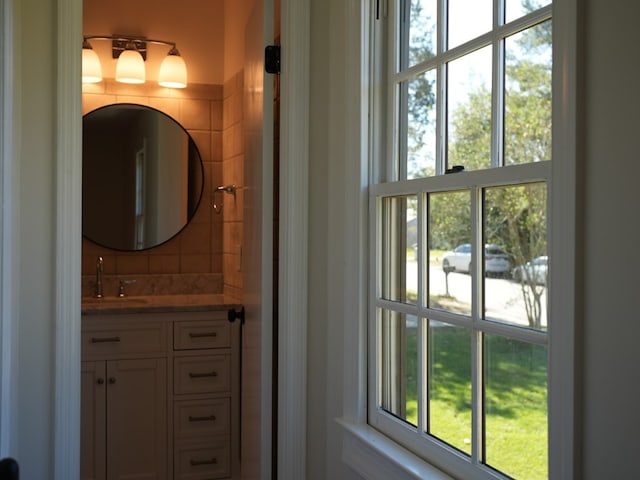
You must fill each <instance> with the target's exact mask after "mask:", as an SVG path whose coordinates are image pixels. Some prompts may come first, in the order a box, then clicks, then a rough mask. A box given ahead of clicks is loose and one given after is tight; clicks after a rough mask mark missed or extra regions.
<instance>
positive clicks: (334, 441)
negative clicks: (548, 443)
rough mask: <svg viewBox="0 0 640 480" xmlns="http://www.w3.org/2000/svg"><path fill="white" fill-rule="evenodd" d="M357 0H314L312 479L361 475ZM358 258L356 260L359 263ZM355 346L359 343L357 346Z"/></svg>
mask: <svg viewBox="0 0 640 480" xmlns="http://www.w3.org/2000/svg"><path fill="white" fill-rule="evenodd" d="M358 1H359V0H356V1H345V0H329V1H326V0H312V1H311V86H310V91H311V108H310V110H311V115H310V137H309V143H310V145H309V147H310V156H309V196H310V202H309V225H310V227H309V306H308V312H309V318H308V376H307V382H308V389H307V395H308V405H307V408H308V423H307V432H308V435H307V442H308V443H307V479H308V480H324V479H332V480H334V479H335V480H338V479H343V480H347V479H354V480H355V479H357V478H360V477H359V476H358V475H356V474H355V473H354V472H352V471H351V470H350V469H349V468H348V467H347V466H345V465H344V464H343V463H342V462H341V461H340V458H341V447H342V436H341V430H340V429H341V427H339V425H338V424H337V423H336V422H335V419H336V418H339V417H341V416H342V415H343V414H344V412H343V401H344V397H343V396H344V390H343V379H344V371H343V366H344V358H345V355H344V352H343V347H344V337H343V335H344V330H345V328H344V322H345V321H353V319H352V318H349V319H345V318H344V312H345V302H355V301H356V299H354V298H346V295H345V292H346V291H348V290H349V288H348V286H347V285H346V284H345V283H346V281H347V280H346V279H345V277H344V275H343V273H344V272H343V270H344V268H345V264H347V263H349V261H348V259H347V258H346V255H347V245H346V244H345V231H346V224H345V222H346V218H347V215H348V214H347V212H346V210H347V209H348V208H351V207H353V205H350V204H349V203H348V202H347V196H348V190H347V189H349V188H357V185H347V184H346V183H345V174H346V171H347V170H348V169H349V166H348V165H347V164H348V162H357V161H358V160H357V159H355V158H347V157H348V155H347V153H346V152H347V151H348V141H349V140H354V139H349V138H346V133H345V132H346V131H347V130H348V126H347V125H346V122H347V119H346V112H345V108H344V105H345V104H346V103H347V102H348V101H349V100H350V98H349V97H348V94H347V91H346V88H347V81H348V80H347V78H346V77H345V70H346V65H345V62H346V55H345V54H346V39H347V36H348V35H347V32H348V30H349V29H353V28H354V27H353V26H351V25H348V24H347V22H346V18H347V16H348V10H349V8H350V6H351V5H355V4H357V3H358ZM352 264H353V263H352ZM353 347H354V348H355V346H353Z"/></svg>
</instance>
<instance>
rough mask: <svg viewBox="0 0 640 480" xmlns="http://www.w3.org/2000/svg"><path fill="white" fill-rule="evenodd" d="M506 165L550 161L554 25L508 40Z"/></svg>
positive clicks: (534, 29) (540, 25) (546, 23)
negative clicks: (552, 35)
mask: <svg viewBox="0 0 640 480" xmlns="http://www.w3.org/2000/svg"><path fill="white" fill-rule="evenodd" d="M505 51H506V75H505V135H504V159H505V160H504V162H505V165H514V164H521V163H529V162H539V161H542V160H551V21H548V22H544V23H541V24H539V25H536V26H535V27H532V28H529V29H527V30H524V31H522V32H520V33H518V34H516V35H513V36H511V37H509V38H507V39H506V40H505Z"/></svg>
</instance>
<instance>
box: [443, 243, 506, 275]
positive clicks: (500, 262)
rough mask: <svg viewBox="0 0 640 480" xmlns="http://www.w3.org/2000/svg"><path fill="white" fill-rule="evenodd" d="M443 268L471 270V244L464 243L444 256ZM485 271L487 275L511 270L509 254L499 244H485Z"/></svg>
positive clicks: (448, 270)
mask: <svg viewBox="0 0 640 480" xmlns="http://www.w3.org/2000/svg"><path fill="white" fill-rule="evenodd" d="M442 269H443V270H444V271H445V272H465V273H469V272H470V271H471V244H470V243H463V244H462V245H459V246H457V247H456V248H455V249H454V250H453V251H451V252H447V253H445V254H444V255H443V257H442ZM484 271H485V273H486V274H487V275H490V274H491V275H504V274H505V273H508V272H509V256H508V255H507V253H506V252H505V251H504V249H503V248H502V247H501V246H499V245H494V244H487V245H485V246H484Z"/></svg>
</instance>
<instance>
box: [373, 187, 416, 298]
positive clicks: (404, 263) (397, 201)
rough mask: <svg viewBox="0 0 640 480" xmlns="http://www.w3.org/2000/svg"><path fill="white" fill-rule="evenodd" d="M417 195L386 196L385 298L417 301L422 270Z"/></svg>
mask: <svg viewBox="0 0 640 480" xmlns="http://www.w3.org/2000/svg"><path fill="white" fill-rule="evenodd" d="M416 204H417V197H416V196H415V195H409V196H399V197H386V198H384V199H383V200H382V225H381V235H382V244H381V251H382V259H381V260H382V262H381V275H382V289H381V290H382V292H381V294H382V298H385V299H387V300H392V301H396V302H406V303H412V304H415V302H416V295H417V285H418V270H417V268H416V267H415V248H416V245H417V229H416V221H415V212H416Z"/></svg>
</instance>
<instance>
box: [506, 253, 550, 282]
mask: <svg viewBox="0 0 640 480" xmlns="http://www.w3.org/2000/svg"><path fill="white" fill-rule="evenodd" d="M548 264H549V259H548V258H547V256H546V255H542V256H540V257H536V258H534V259H533V260H532V261H530V262H527V263H526V264H524V265H520V266H519V267H516V268H514V269H513V272H512V273H511V275H512V276H513V279H514V280H515V281H516V282H525V283H528V282H531V281H533V282H535V283H536V284H538V285H546V284H547V274H548V268H549V266H548Z"/></svg>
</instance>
